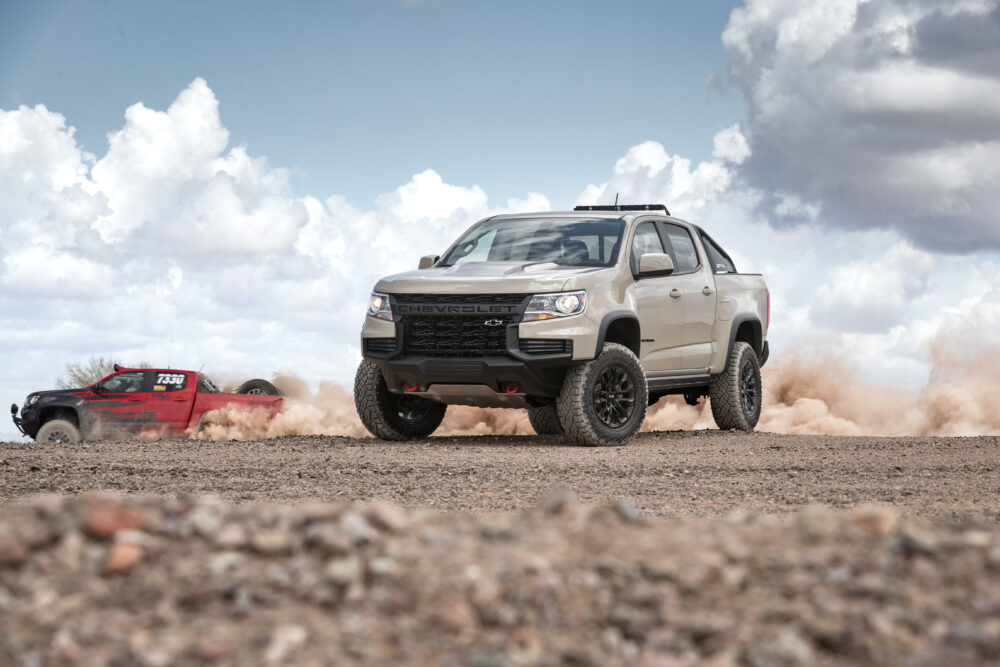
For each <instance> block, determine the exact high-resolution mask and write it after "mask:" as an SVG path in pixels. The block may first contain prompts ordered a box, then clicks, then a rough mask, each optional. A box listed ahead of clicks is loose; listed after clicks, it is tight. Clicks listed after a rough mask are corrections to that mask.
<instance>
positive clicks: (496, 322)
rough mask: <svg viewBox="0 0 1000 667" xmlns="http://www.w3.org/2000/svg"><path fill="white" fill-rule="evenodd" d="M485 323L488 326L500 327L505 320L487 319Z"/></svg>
mask: <svg viewBox="0 0 1000 667" xmlns="http://www.w3.org/2000/svg"><path fill="white" fill-rule="evenodd" d="M483 324H485V325H486V326H488V327H498V326H500V325H501V324H503V320H486V321H485V322H483Z"/></svg>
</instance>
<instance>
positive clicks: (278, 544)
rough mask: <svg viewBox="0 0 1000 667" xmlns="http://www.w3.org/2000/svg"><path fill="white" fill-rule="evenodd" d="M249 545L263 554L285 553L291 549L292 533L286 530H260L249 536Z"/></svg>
mask: <svg viewBox="0 0 1000 667" xmlns="http://www.w3.org/2000/svg"><path fill="white" fill-rule="evenodd" d="M250 545H251V546H252V547H253V549H254V551H256V552H257V553H259V554H262V555H265V556H274V555H278V554H286V553H288V552H290V551H291V550H292V535H291V533H289V532H288V531H286V530H261V531H259V532H257V533H255V534H254V536H253V537H252V538H250Z"/></svg>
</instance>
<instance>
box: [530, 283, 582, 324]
mask: <svg viewBox="0 0 1000 667" xmlns="http://www.w3.org/2000/svg"><path fill="white" fill-rule="evenodd" d="M586 307H587V292H586V290H580V291H579V292H556V293H555V294H536V295H535V296H533V297H531V301H529V302H528V308H527V310H526V311H525V312H524V320H523V321H524V322H535V321H537V320H551V319H555V318H557V317H567V316H569V315H579V314H580V313H582V312H583V311H584V309H585V308H586Z"/></svg>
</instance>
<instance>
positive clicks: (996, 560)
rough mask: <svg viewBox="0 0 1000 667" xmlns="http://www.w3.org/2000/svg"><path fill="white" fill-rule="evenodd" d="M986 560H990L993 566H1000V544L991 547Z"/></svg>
mask: <svg viewBox="0 0 1000 667" xmlns="http://www.w3.org/2000/svg"><path fill="white" fill-rule="evenodd" d="M986 560H988V561H989V563H990V565H992V566H993V567H996V568H1000V544H998V545H996V546H995V547H993V548H992V549H990V552H989V554H987V556H986Z"/></svg>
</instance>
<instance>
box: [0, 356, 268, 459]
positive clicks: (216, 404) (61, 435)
mask: <svg viewBox="0 0 1000 667" xmlns="http://www.w3.org/2000/svg"><path fill="white" fill-rule="evenodd" d="M281 403H282V398H281V392H280V391H279V390H278V388H277V387H275V386H274V385H273V384H271V383H270V382H268V381H267V380H248V381H247V382H244V383H243V384H242V385H240V387H239V388H238V389H237V390H236V393H235V394H226V393H222V392H220V391H219V390H218V389H217V388H216V387H215V385H213V384H212V382H211V381H210V380H209V379H208V378H207V377H205V376H204V375H202V374H201V373H198V372H195V371H181V370H176V369H173V368H121V367H119V366H115V372H114V373H112V374H111V375H109V376H107V377H106V378H104V379H103V380H101V381H100V382H96V383H94V384H93V385H91V386H89V387H85V388H83V389H57V390H55V391H38V392H34V393H32V394H29V395H28V398H27V399H25V401H24V406H22V407H21V416H20V417H18V416H17V412H18V408H17V404H12V405H11V406H10V410H11V415H12V416H13V418H14V424H15V425H16V426H17V428H18V429H19V430H20V431H21V433H23V434H25V435H26V436H28V437H30V438H34V439H35V441H36V442H77V441H79V440H90V439H95V438H102V437H121V436H125V437H128V436H132V435H136V434H138V433H157V434H164V435H179V434H182V433H184V432H185V431H187V430H188V429H192V430H195V431H197V430H198V429H199V428H200V427H201V423H202V419H203V418H204V417H205V414H206V413H208V412H211V411H212V410H219V409H222V408H226V407H234V408H236V409H240V410H265V411H267V412H268V414H269V416H270V417H273V416H274V415H276V414H277V413H278V411H279V410H280V409H281Z"/></svg>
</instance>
